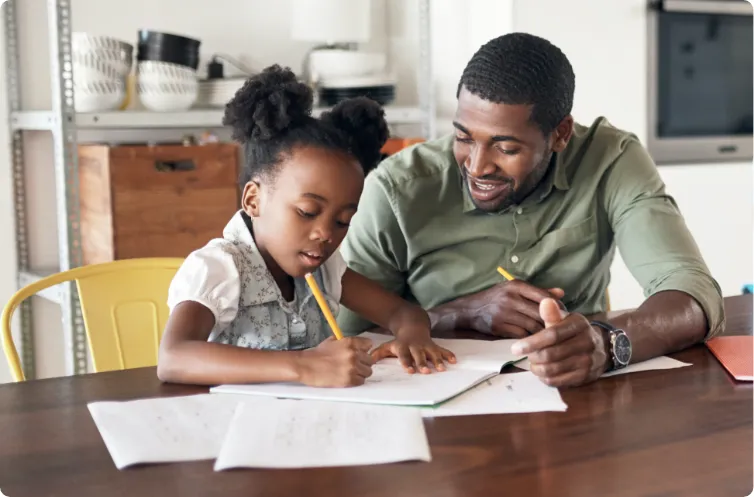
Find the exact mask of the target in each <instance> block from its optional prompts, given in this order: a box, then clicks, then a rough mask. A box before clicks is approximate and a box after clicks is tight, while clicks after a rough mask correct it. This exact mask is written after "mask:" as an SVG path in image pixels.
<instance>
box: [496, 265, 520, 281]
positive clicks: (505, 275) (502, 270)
mask: <svg viewBox="0 0 754 497" xmlns="http://www.w3.org/2000/svg"><path fill="white" fill-rule="evenodd" d="M497 272H498V273H500V274H502V275H503V278H505V279H506V280H508V281H513V280H515V279H516V278H514V277H513V276H511V274H510V273H509V272H508V271H506V270H505V269H503V268H501V267H500V266H498V267H497Z"/></svg>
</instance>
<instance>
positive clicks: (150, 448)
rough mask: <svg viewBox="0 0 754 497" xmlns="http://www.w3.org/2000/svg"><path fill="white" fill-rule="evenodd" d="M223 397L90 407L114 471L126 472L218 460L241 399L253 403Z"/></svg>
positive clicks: (101, 404) (173, 398) (204, 396)
mask: <svg viewBox="0 0 754 497" xmlns="http://www.w3.org/2000/svg"><path fill="white" fill-rule="evenodd" d="M219 397H220V396H217V395H209V394H202V395H189V396H184V397H164V398H155V399H139V400H132V401H124V402H115V401H107V402H92V403H90V404H88V407H89V412H90V413H91V415H92V418H93V419H94V423H95V424H96V425H97V429H98V430H99V432H100V435H102V439H103V441H104V442H105V446H106V447H107V450H108V451H109V452H110V456H111V457H112V459H113V462H114V463H115V467H117V468H118V469H123V468H125V467H128V466H131V465H133V464H140V463H159V462H177V461H200V460H204V459H213V458H214V457H216V456H217V454H218V452H219V450H220V445H221V443H222V440H223V437H224V436H225V431H226V430H227V428H228V424H229V423H230V420H231V418H232V417H233V412H234V410H235V408H236V405H237V404H238V402H239V398H240V399H243V400H244V401H246V400H248V399H247V398H243V397H238V396H228V397H225V398H219ZM268 403H269V402H268Z"/></svg>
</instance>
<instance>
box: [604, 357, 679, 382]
mask: <svg viewBox="0 0 754 497" xmlns="http://www.w3.org/2000/svg"><path fill="white" fill-rule="evenodd" d="M686 366H691V364H690V363H688V362H681V361H677V360H675V359H671V358H670V357H666V356H660V357H655V358H654V359H649V360H646V361H642V362H637V363H635V364H629V365H628V366H626V367H625V368H621V369H616V370H615V371H610V372H609V373H605V374H603V375H602V378H607V377H608V376H618V375H621V374H626V373H636V372H639V371H652V370H655V369H675V368H683V367H686Z"/></svg>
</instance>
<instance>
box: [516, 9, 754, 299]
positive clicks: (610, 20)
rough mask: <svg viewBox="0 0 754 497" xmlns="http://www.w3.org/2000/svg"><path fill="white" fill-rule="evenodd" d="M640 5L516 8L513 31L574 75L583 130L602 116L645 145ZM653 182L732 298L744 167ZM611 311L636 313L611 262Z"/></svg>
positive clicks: (745, 226)
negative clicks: (540, 43) (535, 41)
mask: <svg viewBox="0 0 754 497" xmlns="http://www.w3.org/2000/svg"><path fill="white" fill-rule="evenodd" d="M645 9H646V0H612V1H605V0H568V1H562V0H516V1H515V4H514V15H513V19H514V20H513V29H514V30H515V31H527V32H530V33H533V34H536V35H539V36H542V37H544V38H547V39H549V40H550V41H551V42H553V43H554V44H555V45H557V46H559V47H560V48H561V49H562V50H563V52H564V53H565V54H566V55H567V56H568V58H569V60H570V61H571V65H572V66H573V69H574V72H575V74H576V95H575V101H574V109H573V114H574V117H575V118H576V120H578V121H581V122H583V123H589V122H591V121H592V120H593V119H594V118H596V117H597V116H600V115H603V116H606V117H607V118H608V120H609V121H610V122H611V123H612V124H614V125H615V126H618V127H620V128H623V129H626V130H629V131H632V132H634V133H635V134H636V135H637V136H638V137H639V138H640V139H641V140H642V141H644V142H646V137H647V106H646V101H647V91H646V87H647V56H646V53H647V47H646V29H647V22H646V17H647V14H646V10H645ZM660 175H661V176H662V178H663V180H664V181H665V183H666V185H667V189H668V191H669V192H670V193H671V194H672V195H673V196H674V197H675V199H676V201H677V202H678V205H679V207H680V209H681V211H682V213H683V214H684V216H685V218H686V222H687V224H688V226H689V229H690V230H691V232H692V234H693V235H694V237H695V239H696V241H697V244H698V245H699V247H700V250H701V252H702V255H703V256H704V258H705V260H706V262H707V264H708V266H709V267H710V270H711V272H712V274H713V276H714V277H715V278H716V279H717V280H718V282H719V283H720V286H721V287H722V290H723V294H724V295H736V294H739V293H740V290H741V286H742V285H743V284H745V283H751V282H752V281H753V280H754V277H753V276H752V272H753V269H752V223H753V220H752V205H754V199H753V196H752V165H751V164H750V163H747V164H696V165H680V166H660ZM610 298H611V301H612V305H613V307H614V308H627V307H635V306H637V305H639V304H640V303H641V302H642V300H643V296H642V292H641V288H640V287H639V285H638V284H637V283H636V282H635V281H634V279H633V277H632V276H631V274H630V273H629V272H628V270H627V269H626V266H625V264H624V263H623V261H622V260H621V259H620V257H617V258H616V261H615V263H614V264H613V267H612V282H611V285H610Z"/></svg>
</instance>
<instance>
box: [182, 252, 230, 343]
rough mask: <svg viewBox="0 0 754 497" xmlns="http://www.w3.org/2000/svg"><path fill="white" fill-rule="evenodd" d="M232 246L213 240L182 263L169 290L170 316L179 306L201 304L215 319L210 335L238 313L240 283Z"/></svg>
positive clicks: (223, 326)
mask: <svg viewBox="0 0 754 497" xmlns="http://www.w3.org/2000/svg"><path fill="white" fill-rule="evenodd" d="M234 251H235V246H234V245H233V244H232V243H230V242H228V241H226V240H213V241H211V242H210V243H208V244H207V245H206V246H204V247H202V248H200V249H198V250H195V251H194V252H192V253H191V254H189V256H188V257H186V260H185V261H184V262H183V264H182V265H181V267H180V268H179V269H178V271H177V272H176V274H175V277H173V281H172V282H171V283H170V289H169V290H168V307H169V308H170V312H173V309H174V308H175V306H176V305H178V304H179V303H181V302H184V301H187V300H190V301H193V302H197V303H199V304H202V305H203V306H204V307H206V308H207V309H209V310H210V311H211V312H212V314H213V315H214V316H215V326H214V328H213V331H217V330H222V329H224V328H225V327H227V326H228V325H229V324H230V322H231V321H233V319H235V317H236V314H237V313H238V304H239V300H240V295H241V282H240V278H239V274H238V268H237V267H236V264H235V262H234V260H233V253H234Z"/></svg>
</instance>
